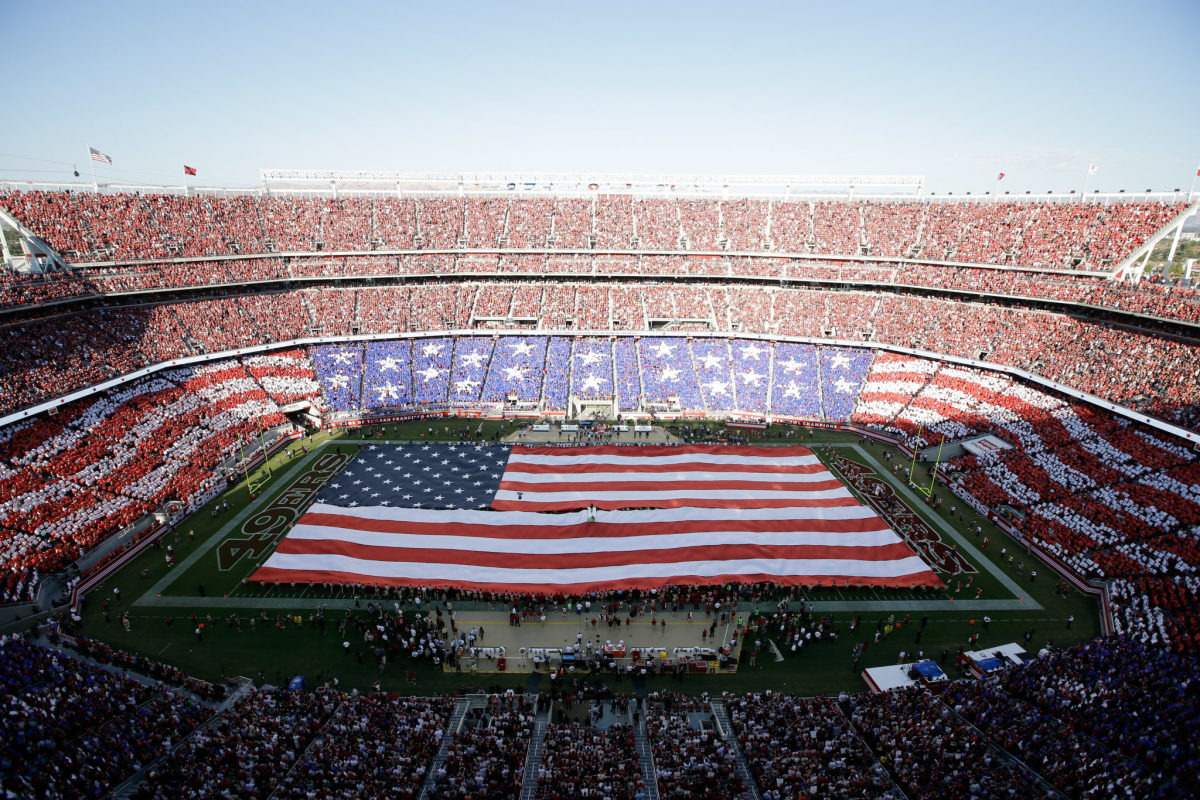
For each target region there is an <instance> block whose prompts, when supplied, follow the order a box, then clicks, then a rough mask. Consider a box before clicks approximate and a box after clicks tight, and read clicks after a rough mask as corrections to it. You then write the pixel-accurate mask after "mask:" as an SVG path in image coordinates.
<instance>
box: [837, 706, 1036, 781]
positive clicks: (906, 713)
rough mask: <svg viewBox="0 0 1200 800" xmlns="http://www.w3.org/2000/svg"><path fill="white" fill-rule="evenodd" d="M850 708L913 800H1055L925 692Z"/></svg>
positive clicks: (856, 724) (869, 741) (861, 731)
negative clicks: (1043, 799) (984, 798)
mask: <svg viewBox="0 0 1200 800" xmlns="http://www.w3.org/2000/svg"><path fill="white" fill-rule="evenodd" d="M850 708H851V711H850V718H851V721H852V722H853V723H854V727H855V728H856V729H857V730H858V732H859V734H860V735H861V736H862V738H863V740H864V741H865V742H866V743H867V745H868V746H869V747H870V748H871V750H872V752H874V754H875V756H876V757H877V758H878V759H879V760H880V761H881V762H882V763H883V764H884V765H885V766H886V768H887V769H888V771H889V772H890V773H891V775H892V776H893V778H894V779H895V780H896V782H897V783H898V784H899V785H900V788H901V789H903V790H904V794H905V796H907V797H908V798H910V800H934V798H944V799H945V800H953V798H963V800H968V798H977V797H995V798H1046V800H1050V798H1053V797H1055V794H1054V793H1053V792H1052V791H1051V790H1050V789H1049V788H1047V787H1045V786H1044V785H1043V784H1042V783H1041V782H1040V781H1039V780H1038V779H1037V778H1036V777H1035V776H1034V775H1033V774H1031V773H1030V772H1028V771H1027V770H1026V769H1024V768H1023V767H1022V766H1021V765H1019V764H1017V763H1016V762H1015V761H1013V760H1011V759H1009V758H1008V757H1006V756H1004V755H1003V754H1001V753H1000V752H999V751H997V750H996V748H995V747H994V745H993V744H992V743H991V742H990V741H989V740H988V739H986V738H984V737H982V736H980V735H979V734H978V733H977V732H976V731H975V729H973V728H972V727H971V726H970V725H968V724H967V723H966V722H964V721H963V720H962V719H961V718H960V717H958V716H956V715H955V714H954V712H953V711H952V710H951V709H949V708H947V707H946V706H944V705H942V704H941V703H939V702H937V700H935V699H934V698H933V696H932V695H930V694H929V691H928V690H927V689H925V688H924V687H912V688H904V689H897V690H894V691H891V692H888V693H886V694H872V695H862V696H857V697H854V698H853V699H852V700H851V701H850Z"/></svg>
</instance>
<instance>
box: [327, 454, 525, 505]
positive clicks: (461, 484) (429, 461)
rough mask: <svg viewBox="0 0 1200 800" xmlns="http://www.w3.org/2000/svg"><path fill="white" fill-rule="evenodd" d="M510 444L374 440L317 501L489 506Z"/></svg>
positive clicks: (334, 503)
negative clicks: (402, 442) (383, 442)
mask: <svg viewBox="0 0 1200 800" xmlns="http://www.w3.org/2000/svg"><path fill="white" fill-rule="evenodd" d="M511 449H512V448H511V447H507V446H502V445H497V446H492V445H474V444H468V445H463V444H412V445H389V444H375V445H371V446H370V447H367V448H365V449H363V450H360V451H359V453H358V456H357V457H356V458H355V459H354V460H353V461H351V462H350V464H349V465H348V466H347V467H346V468H345V469H344V470H342V472H340V473H339V474H338V475H336V476H334V478H333V479H332V480H331V481H330V482H329V483H327V484H326V485H325V488H324V489H322V490H321V492H320V493H319V494H318V495H317V502H318V503H325V504H327V505H333V506H343V507H346V508H356V507H359V506H392V507H399V508H487V507H488V506H490V505H491V503H492V498H493V497H494V496H495V494H496V489H498V488H499V486H500V479H501V478H502V477H503V476H504V467H505V465H506V464H507V463H508V454H509V451H510V450H511Z"/></svg>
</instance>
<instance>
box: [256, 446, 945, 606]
mask: <svg viewBox="0 0 1200 800" xmlns="http://www.w3.org/2000/svg"><path fill="white" fill-rule="evenodd" d="M489 506H490V508H491V509H492V510H484V509H487V508H488V507H489ZM568 509H574V510H569V511H565V513H544V512H548V511H564V510H568ZM251 580H255V581H262V582H272V581H281V582H284V581H286V582H295V583H362V584H376V585H379V584H382V585H395V586H445V585H450V586H459V587H469V588H477V589H485V590H489V591H520V592H531V593H538V592H586V591H593V590H603V589H617V588H653V587H659V586H666V585H672V584H681V583H683V584H693V583H696V584H707V583H728V582H759V581H772V582H776V583H783V584H790V585H811V584H818V585H821V584H823V585H832V584H837V585H843V584H846V583H849V584H851V585H872V586H911V585H933V586H936V585H940V581H939V580H938V578H937V576H936V575H934V573H933V572H932V570H930V568H929V567H928V566H927V565H926V564H925V563H924V562H922V561H921V560H920V558H918V557H917V556H916V554H915V553H914V552H913V551H912V549H911V548H910V547H909V546H908V545H907V544H906V543H905V542H904V541H903V540H902V539H901V538H900V537H899V536H897V534H896V533H895V532H893V531H892V530H891V529H890V528H888V526H887V524H886V523H885V522H884V521H883V520H881V519H880V518H879V517H878V516H876V514H875V513H874V512H873V511H872V510H871V509H870V508H868V507H866V506H864V505H862V504H861V503H859V502H858V501H857V499H855V497H854V496H853V495H852V494H851V493H850V491H849V490H848V489H846V487H845V486H844V485H842V484H841V482H840V481H838V480H837V479H836V478H835V477H834V476H833V475H832V474H831V473H830V472H829V471H828V470H827V469H826V468H825V466H824V465H823V464H822V463H821V462H820V461H819V460H818V459H817V458H816V456H814V455H813V454H812V452H811V451H809V450H808V449H807V448H803V447H780V448H757V447H705V446H687V447H662V446H659V447H653V446H646V447H578V448H555V447H519V446H518V447H513V448H509V447H487V446H474V445H465V446H464V445H434V444H430V445H410V446H381V445H376V446H373V447H369V448H367V449H365V450H364V451H363V452H362V453H361V454H360V455H359V457H358V458H357V459H356V461H355V462H353V463H352V464H351V465H350V466H349V467H347V469H346V470H344V471H343V472H342V473H341V474H340V475H338V476H336V477H335V478H334V479H333V480H332V481H330V483H329V484H328V485H327V486H326V488H325V489H324V490H323V491H322V492H321V494H320V495H319V496H318V498H317V502H316V503H315V504H314V505H313V506H312V508H310V509H309V510H308V512H307V513H306V514H304V516H303V517H301V519H300V520H299V522H298V523H297V524H296V526H295V527H294V528H293V529H292V530H291V531H290V532H289V533H288V535H287V536H286V537H285V538H284V539H283V541H281V542H280V543H279V546H278V547H277V549H276V551H275V553H273V554H272V555H271V557H270V558H269V559H267V561H266V563H265V564H264V565H263V567H262V568H260V569H259V570H258V571H257V572H256V573H255V574H254V575H253V576H252V577H251Z"/></svg>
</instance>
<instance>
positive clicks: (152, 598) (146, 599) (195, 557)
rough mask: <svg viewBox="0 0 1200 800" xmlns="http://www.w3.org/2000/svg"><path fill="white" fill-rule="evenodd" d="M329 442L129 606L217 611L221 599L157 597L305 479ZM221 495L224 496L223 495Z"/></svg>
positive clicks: (305, 457) (330, 440)
mask: <svg viewBox="0 0 1200 800" xmlns="http://www.w3.org/2000/svg"><path fill="white" fill-rule="evenodd" d="M332 442H333V440H332V439H327V440H326V441H324V442H321V443H320V444H318V445H316V446H314V447H313V448H312V449H311V450H309V451H308V455H306V456H303V457H302V458H301V459H300V460H299V461H297V462H293V463H294V464H295V466H297V467H300V469H299V470H297V471H295V472H291V471H289V473H288V476H287V478H286V479H284V480H282V481H278V482H277V483H276V484H275V486H274V487H272V488H271V489H270V490H269V491H268V492H267V493H266V494H262V495H259V497H258V499H256V500H255V501H254V502H252V503H248V504H246V505H245V506H244V507H243V508H242V510H241V511H238V512H236V513H235V514H234V515H233V518H232V519H230V520H229V521H228V522H226V523H225V524H224V525H222V526H221V527H220V528H218V529H217V530H216V531H215V532H214V533H213V534H211V535H209V537H208V538H207V539H206V540H205V541H203V542H201V543H200V544H199V545H197V547H196V549H195V550H193V551H192V552H191V553H189V554H188V555H187V556H185V557H184V558H182V559H180V560H179V561H178V562H176V564H175V566H174V567H173V568H171V569H169V570H167V573H166V574H165V575H163V576H162V577H161V578H159V579H158V580H157V581H155V582H154V584H153V585H151V587H150V588H149V589H148V590H146V593H145V594H143V595H142V596H141V597H139V598H137V599H136V600H134V601H133V604H132V605H133V606H135V607H136V606H157V605H163V603H160V602H157V601H161V600H167V599H173V600H174V601H175V603H176V604H179V601H186V600H189V599H191V600H197V601H208V602H207V603H204V602H198V603H197V604H196V605H195V606H194V607H197V608H203V607H205V606H209V607H219V606H220V605H221V604H219V603H217V602H215V601H217V600H221V599H224V598H202V597H188V596H182V597H175V598H169V597H160V596H159V595H161V594H164V593H165V592H166V590H167V588H168V587H170V586H173V585H174V584H175V583H177V582H178V581H179V580H180V579H181V578H182V577H183V575H184V574H185V573H186V572H187V571H188V570H190V569H191V568H192V567H193V566H195V565H196V563H197V562H199V561H200V559H201V558H203V557H204V556H205V555H207V554H208V553H209V552H211V551H212V550H214V549H215V548H216V547H217V546H218V545H219V544H220V543H221V542H223V541H225V539H226V538H228V537H229V535H230V533H232V532H233V531H234V530H235V529H239V528H240V527H241V525H242V523H243V522H245V521H246V520H247V519H249V518H250V517H252V516H254V515H255V514H257V513H258V512H259V511H260V510H261V509H262V507H263V506H264V505H269V504H270V503H272V502H274V500H275V498H276V497H277V496H278V495H279V494H281V493H282V492H283V491H284V490H286V489H287V487H289V486H291V485H292V483H294V482H295V480H296V479H297V478H298V477H300V476H302V475H304V473H305V472H306V471H307V469H308V467H307V466H306V465H307V463H308V462H309V461H310V460H315V459H316V457H317V456H318V455H320V454H321V452H322V451H323V450H324V449H325V448H326V447H328V446H329V445H330V444H331V443H332ZM222 494H224V493H222ZM218 496H220V495H218ZM197 513H199V512H197ZM189 519H190V518H189ZM186 523H187V520H186V519H185V520H183V521H182V522H181V523H180V524H179V525H177V526H175V532H176V533H178V531H179V529H180V528H182V527H183V526H184V525H186ZM165 535H166V534H164V536H165ZM183 605H185V606H187V605H189V604H187V603H184V604H183ZM276 607H277V606H263V608H276ZM314 608H315V606H314Z"/></svg>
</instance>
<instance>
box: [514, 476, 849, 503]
mask: <svg viewBox="0 0 1200 800" xmlns="http://www.w3.org/2000/svg"><path fill="white" fill-rule="evenodd" d="M676 483H678V482H676ZM672 485H675V484H672ZM520 494H523V495H524V497H518V495H520ZM852 496H853V495H851V494H850V490H849V489H823V490H820V491H815V492H793V491H776V490H773V489H755V490H754V494H753V499H755V500H795V501H796V505H803V504H804V502H805V501H813V500H835V499H842V498H849V497H852ZM689 499H693V500H709V501H712V500H727V501H729V502H730V504H731V505H736V504H737V502H738V501H747V502H750V501H751V498H750V496H749V494H748V492H747V491H746V490H744V489H709V488H707V487H705V486H703V485H698V486H696V487H695V488H693V489H675V490H672V491H668V490H665V489H664V490H660V491H653V492H636V491H618V492H603V491H596V490H592V491H587V492H545V491H539V492H528V491H526V492H515V491H509V490H507V489H501V490H500V491H498V492H496V500H495V501H493V504H495V503H497V502H499V501H507V502H513V503H517V502H524V503H526V504H527V505H529V506H531V507H532V506H535V505H539V504H541V505H546V504H551V503H574V504H575V505H576V506H579V505H587V504H588V503H589V502H592V503H595V504H596V505H597V506H600V505H602V504H604V503H609V502H613V503H620V504H623V505H631V506H637V505H638V504H644V505H652V504H653V501H655V500H663V501H667V500H689ZM497 507H499V506H497Z"/></svg>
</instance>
